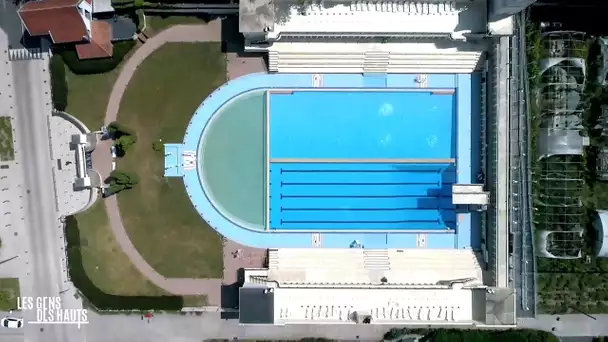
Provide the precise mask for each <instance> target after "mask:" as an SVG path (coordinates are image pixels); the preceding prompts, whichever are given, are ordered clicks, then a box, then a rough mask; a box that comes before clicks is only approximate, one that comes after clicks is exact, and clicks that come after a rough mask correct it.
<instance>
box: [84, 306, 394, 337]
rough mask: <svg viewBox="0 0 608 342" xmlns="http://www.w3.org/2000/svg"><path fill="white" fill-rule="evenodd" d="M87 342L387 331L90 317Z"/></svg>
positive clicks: (214, 317) (214, 319) (213, 316)
mask: <svg viewBox="0 0 608 342" xmlns="http://www.w3.org/2000/svg"><path fill="white" fill-rule="evenodd" d="M84 329H86V330H87V342H201V341H203V340H206V339H213V338H221V339H229V340H232V339H233V338H235V337H237V338H239V339H248V340H255V339H260V340H262V339H263V340H275V341H279V340H294V339H299V338H303V337H327V338H332V339H338V340H350V341H354V340H356V339H357V336H358V338H359V339H360V340H367V341H379V340H381V339H382V336H383V335H384V333H385V332H386V331H387V330H388V329H390V327H389V326H384V325H352V324H348V325H333V324H332V325H325V324H321V325H304V324H302V325H299V324H298V325H289V326H240V325H238V322H237V321H235V320H223V319H221V318H220V316H219V314H217V313H206V314H203V315H202V316H196V315H189V316H181V315H160V316H156V317H154V318H152V319H151V321H150V323H147V322H146V320H141V316H137V315H130V316H115V315H104V316H97V315H92V317H91V323H90V324H89V325H87V326H86V327H85V328H84Z"/></svg>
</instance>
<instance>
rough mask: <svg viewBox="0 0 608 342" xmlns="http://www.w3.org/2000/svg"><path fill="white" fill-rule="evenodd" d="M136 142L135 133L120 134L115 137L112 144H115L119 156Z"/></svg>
mask: <svg viewBox="0 0 608 342" xmlns="http://www.w3.org/2000/svg"><path fill="white" fill-rule="evenodd" d="M136 142H137V136H135V135H122V136H120V138H118V139H116V141H115V142H114V145H115V146H116V152H117V153H118V155H119V156H124V155H125V153H127V150H128V149H129V148H130V147H131V146H133V145H134V144H135V143H136Z"/></svg>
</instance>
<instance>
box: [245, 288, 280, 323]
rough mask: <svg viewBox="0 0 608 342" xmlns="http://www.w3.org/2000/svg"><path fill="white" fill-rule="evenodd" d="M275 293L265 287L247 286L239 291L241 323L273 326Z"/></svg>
mask: <svg viewBox="0 0 608 342" xmlns="http://www.w3.org/2000/svg"><path fill="white" fill-rule="evenodd" d="M273 322H274V293H273V292H269V291H268V289H266V288H264V287H253V286H245V287H241V288H240V289H239V323H241V324H272V323H273Z"/></svg>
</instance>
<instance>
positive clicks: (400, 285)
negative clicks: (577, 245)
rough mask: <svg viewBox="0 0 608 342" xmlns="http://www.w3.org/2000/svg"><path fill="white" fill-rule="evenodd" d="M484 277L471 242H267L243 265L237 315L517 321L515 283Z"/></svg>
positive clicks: (259, 319) (253, 319)
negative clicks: (254, 264)
mask: <svg viewBox="0 0 608 342" xmlns="http://www.w3.org/2000/svg"><path fill="white" fill-rule="evenodd" d="M482 277H483V275H482V269H481V266H480V264H479V262H478V257H477V255H475V253H474V252H473V251H471V250H468V249H467V250H448V249H435V250H433V249H409V250H391V249H385V250H367V249H359V248H354V249H271V250H270V251H269V259H268V269H246V270H245V282H244V285H243V287H242V288H241V289H240V298H239V303H240V304H239V305H240V322H241V324H274V325H282V324H393V325H394V324H414V325H415V324H421V325H429V324H436V325H470V326H472V325H514V324H515V313H514V308H515V293H514V290H513V289H504V290H501V289H492V288H488V287H487V286H485V285H484V284H483V279H482Z"/></svg>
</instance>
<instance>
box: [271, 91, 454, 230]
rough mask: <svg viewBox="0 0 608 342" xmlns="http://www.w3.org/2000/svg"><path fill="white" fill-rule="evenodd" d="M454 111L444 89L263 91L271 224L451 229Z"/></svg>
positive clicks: (276, 226) (310, 227)
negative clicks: (267, 98)
mask: <svg viewBox="0 0 608 342" xmlns="http://www.w3.org/2000/svg"><path fill="white" fill-rule="evenodd" d="M454 109H455V108H454V95H453V94H447V95H446V94H441V95H437V94H432V93H430V92H404V91H295V92H293V93H288V94H285V93H275V94H272V93H271V94H270V103H269V130H270V132H269V133H270V139H269V140H270V141H269V144H270V146H269V149H270V166H269V182H270V185H269V196H270V199H269V202H270V203H269V204H270V205H269V214H268V217H269V224H270V229H274V230H312V231H323V230H331V231H340V230H370V231H374V230H377V231H388V230H416V231H442V230H446V229H454V228H455V226H456V213H455V208H454V205H453V204H452V198H451V189H452V184H454V183H455V182H456V178H457V177H456V171H455V170H456V169H455V166H454V163H452V162H449V159H450V158H454V157H455V149H456V148H455V133H454V129H455V113H454ZM284 158H287V159H290V161H289V162H286V161H285V159H284ZM298 159H301V160H302V161H301V162H298ZM311 159H312V160H313V161H311ZM332 159H340V161H332ZM344 159H347V161H344ZM348 159H353V160H352V161H350V162H348ZM361 159H367V160H368V162H362V161H361ZM374 159H401V160H403V159H410V160H412V161H411V162H409V163H404V162H402V161H398V160H396V161H395V162H393V163H391V162H385V161H383V162H382V163H380V162H377V161H374ZM413 159H447V160H448V161H444V162H436V163H418V162H416V161H415V160H413ZM355 160H356V161H355Z"/></svg>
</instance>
